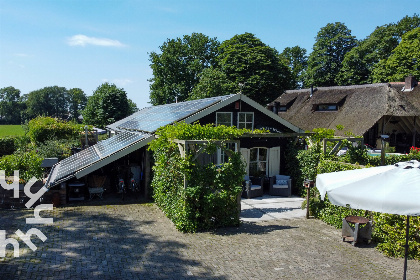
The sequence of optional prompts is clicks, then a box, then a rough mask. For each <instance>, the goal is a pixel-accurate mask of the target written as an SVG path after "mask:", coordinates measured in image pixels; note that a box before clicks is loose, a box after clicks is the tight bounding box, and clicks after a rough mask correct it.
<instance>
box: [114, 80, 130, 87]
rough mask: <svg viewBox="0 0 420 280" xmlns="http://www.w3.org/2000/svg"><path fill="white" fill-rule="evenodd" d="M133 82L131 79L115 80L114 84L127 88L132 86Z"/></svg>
mask: <svg viewBox="0 0 420 280" xmlns="http://www.w3.org/2000/svg"><path fill="white" fill-rule="evenodd" d="M132 82H133V81H132V80H130V79H115V80H114V83H115V84H117V85H121V86H126V85H128V84H131V83H132Z"/></svg>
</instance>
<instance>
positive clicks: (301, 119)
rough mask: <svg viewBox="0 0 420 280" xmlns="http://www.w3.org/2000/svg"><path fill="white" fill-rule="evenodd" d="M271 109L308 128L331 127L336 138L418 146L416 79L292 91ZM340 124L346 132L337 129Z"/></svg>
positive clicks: (418, 93)
mask: <svg viewBox="0 0 420 280" xmlns="http://www.w3.org/2000/svg"><path fill="white" fill-rule="evenodd" d="M268 107H269V109H270V110H273V111H274V112H277V113H278V115H279V116H280V117H282V118H283V119H285V120H287V121H288V122H290V123H292V124H294V125H296V126H298V127H300V128H302V129H304V130H308V131H310V130H312V129H314V128H320V127H322V128H331V129H335V130H336V135H340V136H344V135H345V134H346V133H348V132H351V133H353V134H355V135H360V136H361V135H363V136H364V138H365V143H367V144H370V145H372V146H375V145H376V142H377V139H378V137H379V136H380V135H381V134H387V135H390V136H391V138H390V139H391V143H390V144H391V145H393V146H396V147H397V149H398V150H399V151H404V152H405V151H407V147H408V148H409V147H410V146H412V145H413V146H414V145H415V144H416V143H419V144H420V141H417V142H416V140H417V137H418V131H420V120H419V118H418V117H419V116H420V87H419V86H418V85H417V81H416V80H415V78H414V77H411V76H410V77H407V79H406V82H403V83H379V84H367V85H354V86H336V87H320V88H312V89H300V90H288V91H286V92H285V93H284V94H282V95H281V96H280V97H278V98H277V99H276V100H274V101H273V102H272V103H270V104H268ZM337 125H342V126H344V129H343V130H341V131H339V130H337V129H336V128H337Z"/></svg>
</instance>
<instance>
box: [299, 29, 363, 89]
mask: <svg viewBox="0 0 420 280" xmlns="http://www.w3.org/2000/svg"><path fill="white" fill-rule="evenodd" d="M356 45H357V40H356V38H355V37H354V36H352V35H351V31H350V30H349V29H348V28H347V26H346V25H344V24H343V23H341V22H336V23H328V24H327V25H326V26H325V27H323V28H321V30H320V31H319V32H318V34H317V36H316V37H315V44H314V46H313V51H312V52H311V54H310V55H309V58H308V70H307V73H306V78H305V87H309V86H311V85H315V86H334V85H337V81H336V79H337V75H338V73H339V71H340V68H341V64H342V62H343V60H344V56H345V54H346V53H347V52H349V51H350V50H351V49H352V48H353V47H355V46H356Z"/></svg>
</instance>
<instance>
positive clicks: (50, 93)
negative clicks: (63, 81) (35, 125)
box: [26, 86, 68, 119]
mask: <svg viewBox="0 0 420 280" xmlns="http://www.w3.org/2000/svg"><path fill="white" fill-rule="evenodd" d="M26 105H27V114H28V117H29V118H30V119H32V118H35V117H37V116H48V117H54V118H60V119H66V118H67V114H68V92H67V89H66V88H65V87H58V86H52V87H44V88H42V89H39V90H34V91H31V92H30V93H29V94H28V95H27V99H26Z"/></svg>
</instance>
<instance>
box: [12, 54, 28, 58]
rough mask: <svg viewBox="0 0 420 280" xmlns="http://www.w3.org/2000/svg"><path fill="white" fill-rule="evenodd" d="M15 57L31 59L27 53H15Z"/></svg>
mask: <svg viewBox="0 0 420 280" xmlns="http://www.w3.org/2000/svg"><path fill="white" fill-rule="evenodd" d="M14 55H15V56H17V57H29V54H26V53H15V54H14Z"/></svg>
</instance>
